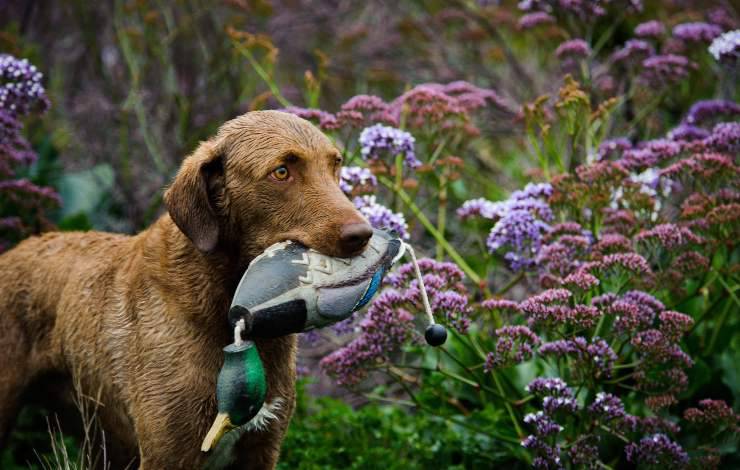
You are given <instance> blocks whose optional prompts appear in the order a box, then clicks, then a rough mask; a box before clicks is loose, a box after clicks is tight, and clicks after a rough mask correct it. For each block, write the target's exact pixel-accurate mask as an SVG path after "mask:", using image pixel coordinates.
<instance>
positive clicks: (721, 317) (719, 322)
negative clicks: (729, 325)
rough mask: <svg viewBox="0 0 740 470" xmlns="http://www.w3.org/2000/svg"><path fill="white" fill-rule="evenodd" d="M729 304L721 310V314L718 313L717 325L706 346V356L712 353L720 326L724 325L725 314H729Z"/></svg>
mask: <svg viewBox="0 0 740 470" xmlns="http://www.w3.org/2000/svg"><path fill="white" fill-rule="evenodd" d="M731 304H732V302H727V303H726V304H725V308H723V309H722V313H720V315H719V318H718V319H717V324H716V325H715V326H714V331H712V337H711V338H710V339H709V344H708V345H707V352H706V354H707V355H709V354H711V353H712V351H714V346H715V345H716V344H717V339H718V338H719V333H720V331H721V330H722V326H723V325H724V324H725V320H727V314H728V313H729V312H730V305H731Z"/></svg>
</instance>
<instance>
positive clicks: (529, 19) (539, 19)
mask: <svg viewBox="0 0 740 470" xmlns="http://www.w3.org/2000/svg"><path fill="white" fill-rule="evenodd" d="M554 22H555V18H554V17H553V16H551V15H549V14H547V13H545V12H543V11H537V12H534V13H527V14H526V15H524V16H522V17H521V18H519V22H518V23H517V26H518V27H519V29H532V28H535V27H537V26H539V25H543V24H551V23H554Z"/></svg>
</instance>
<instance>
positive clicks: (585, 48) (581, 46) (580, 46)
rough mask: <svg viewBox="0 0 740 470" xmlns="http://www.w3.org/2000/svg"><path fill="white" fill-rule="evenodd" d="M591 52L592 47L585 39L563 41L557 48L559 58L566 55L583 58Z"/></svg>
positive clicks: (556, 54) (556, 52)
mask: <svg viewBox="0 0 740 470" xmlns="http://www.w3.org/2000/svg"><path fill="white" fill-rule="evenodd" d="M590 54H591V47H589V45H588V43H587V42H586V41H584V40H583V39H570V40H568V41H565V42H563V43H561V44H560V45H559V46H558V48H557V49H556V50H555V56H556V57H557V58H558V59H563V58H566V57H572V58H583V57H588V56H589V55H590Z"/></svg>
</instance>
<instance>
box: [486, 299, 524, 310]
mask: <svg viewBox="0 0 740 470" xmlns="http://www.w3.org/2000/svg"><path fill="white" fill-rule="evenodd" d="M480 305H481V307H483V308H485V309H487V310H501V311H504V312H512V313H519V312H520V311H521V310H520V309H519V304H518V303H516V302H514V301H513V300H506V299H487V300H484V301H483V302H481V304H480Z"/></svg>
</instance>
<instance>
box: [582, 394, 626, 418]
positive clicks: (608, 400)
mask: <svg viewBox="0 0 740 470" xmlns="http://www.w3.org/2000/svg"><path fill="white" fill-rule="evenodd" d="M588 411H589V413H591V414H592V415H593V416H595V417H597V418H598V419H599V420H601V422H608V421H614V420H621V419H623V418H624V417H625V416H626V415H627V413H625V411H624V404H623V403H622V400H620V399H619V397H617V396H615V395H612V394H611V393H604V392H599V393H597V394H596V400H594V402H593V403H591V405H590V406H589V407H588Z"/></svg>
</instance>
